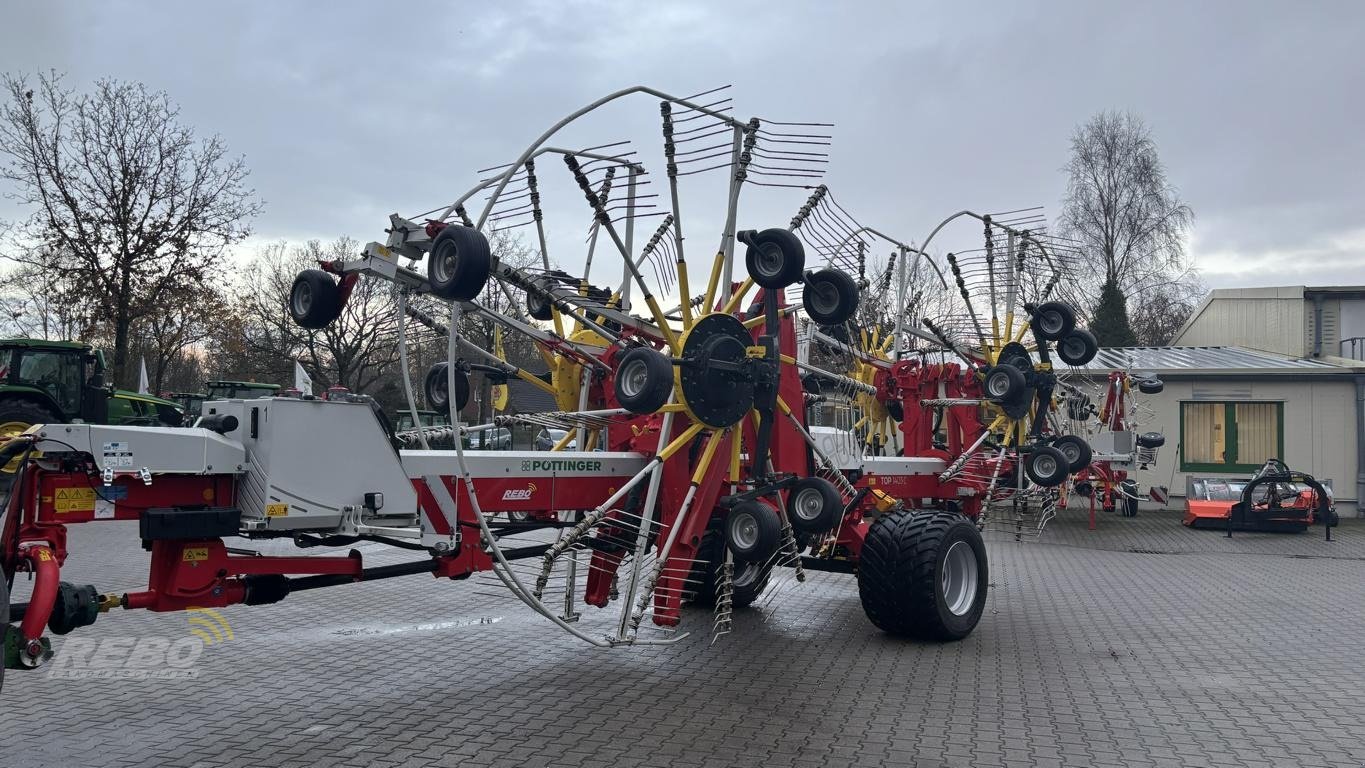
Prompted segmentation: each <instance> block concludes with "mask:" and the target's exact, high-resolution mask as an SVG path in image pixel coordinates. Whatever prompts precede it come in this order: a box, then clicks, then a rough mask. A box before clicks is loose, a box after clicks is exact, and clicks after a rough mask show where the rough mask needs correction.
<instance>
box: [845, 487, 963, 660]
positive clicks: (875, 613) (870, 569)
mask: <svg viewBox="0 0 1365 768" xmlns="http://www.w3.org/2000/svg"><path fill="white" fill-rule="evenodd" d="M989 576H990V573H989V569H988V567H987V565H986V547H985V545H984V544H983V543H982V542H981V534H980V533H979V532H978V531H977V530H976V526H975V525H973V524H972V523H971V521H969V520H968V519H967V518H965V517H963V516H962V515H960V514H958V513H956V512H943V511H909V510H902V511H899V512H892V513H891V514H889V515H884V516H882V517H880V518H878V519H877V521H876V522H875V523H873V524H872V527H871V528H870V529H868V532H867V539H866V540H865V541H864V542H863V549H862V553H861V557H860V559H859V561H858V597H859V598H861V599H862V603H863V612H864V613H866V614H867V618H868V619H870V620H871V621H872V623H873V624H874V625H876V626H877V628H878V629H881V630H883V631H885V632H889V633H891V634H893V635H902V636H906V637H914V638H918V639H921V640H940V641H942V640H961V639H962V638H964V637H966V636H967V635H969V634H971V632H972V630H973V629H975V628H976V625H977V622H979V621H980V620H981V612H982V610H983V609H984V608H985V606H986V585H987V584H988V583H989Z"/></svg>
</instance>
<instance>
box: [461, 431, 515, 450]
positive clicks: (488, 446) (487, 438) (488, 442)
mask: <svg viewBox="0 0 1365 768" xmlns="http://www.w3.org/2000/svg"><path fill="white" fill-rule="evenodd" d="M461 442H462V443H464V447H465V448H468V449H469V450H471V451H510V450H512V430H510V429H508V428H507V427H495V428H493V429H485V430H482V431H479V432H475V433H473V434H472V435H465V436H464V437H463V438H461Z"/></svg>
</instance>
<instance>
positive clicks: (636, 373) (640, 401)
mask: <svg viewBox="0 0 1365 768" xmlns="http://www.w3.org/2000/svg"><path fill="white" fill-rule="evenodd" d="M613 388H614V389H615V391H616V401H617V402H618V403H620V404H621V407H622V408H625V409H626V410H627V411H630V412H631V413H641V414H643V413H654V412H655V411H657V410H659V409H660V408H662V407H664V405H665V404H666V403H667V402H668V397H669V395H671V394H673V363H672V362H670V361H669V359H668V358H667V357H664V355H663V353H661V352H659V351H657V350H654V349H651V348H649V347H636V348H635V349H632V350H630V351H628V352H626V353H625V354H624V355H621V357H620V359H619V360H618V361H617V365H616V378H615V381H614V382H613Z"/></svg>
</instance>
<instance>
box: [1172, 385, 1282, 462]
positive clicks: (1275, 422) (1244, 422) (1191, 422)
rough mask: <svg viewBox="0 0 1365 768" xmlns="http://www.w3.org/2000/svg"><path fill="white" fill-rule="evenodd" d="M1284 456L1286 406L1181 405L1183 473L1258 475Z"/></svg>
mask: <svg viewBox="0 0 1365 768" xmlns="http://www.w3.org/2000/svg"><path fill="white" fill-rule="evenodd" d="M1283 456H1284V403H1209V402H1197V403H1181V404H1180V471H1181V472H1218V471H1229V470H1231V471H1237V472H1254V471H1256V470H1257V469H1260V468H1261V465H1262V464H1264V463H1265V460H1266V459H1278V458H1283Z"/></svg>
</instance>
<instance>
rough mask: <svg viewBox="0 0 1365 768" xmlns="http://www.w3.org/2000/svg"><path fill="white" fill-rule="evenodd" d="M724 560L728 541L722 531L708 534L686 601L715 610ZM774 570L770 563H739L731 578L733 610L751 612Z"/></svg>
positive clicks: (705, 536) (703, 543) (698, 551)
mask: <svg viewBox="0 0 1365 768" xmlns="http://www.w3.org/2000/svg"><path fill="white" fill-rule="evenodd" d="M724 560H725V539H724V538H723V537H722V536H721V533H720V531H707V532H706V534H705V535H703V536H702V538H701V545H700V546H699V547H698V548H697V565H696V567H695V568H693V569H692V575H691V576H690V577H689V581H690V582H691V583H689V584H688V585H687V587H686V589H685V593H684V597H685V598H686V599H688V600H691V601H692V602H693V603H695V604H697V605H702V606H706V607H708V608H709V607H713V606H715V604H716V591H717V590H716V588H717V586H718V585H717V583H716V582H717V581H718V580H719V578H720V566H721V563H723V562H724ZM772 571H773V569H772V566H770V565H768V564H767V563H758V562H745V561H743V560H736V561H735V562H734V564H733V571H732V572H731V575H730V605H731V606H732V607H734V608H748V607H749V606H750V605H752V604H753V602H754V601H755V600H757V599H758V597H759V595H761V594H763V590H764V589H767V587H768V577H769V576H771V575H772Z"/></svg>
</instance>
